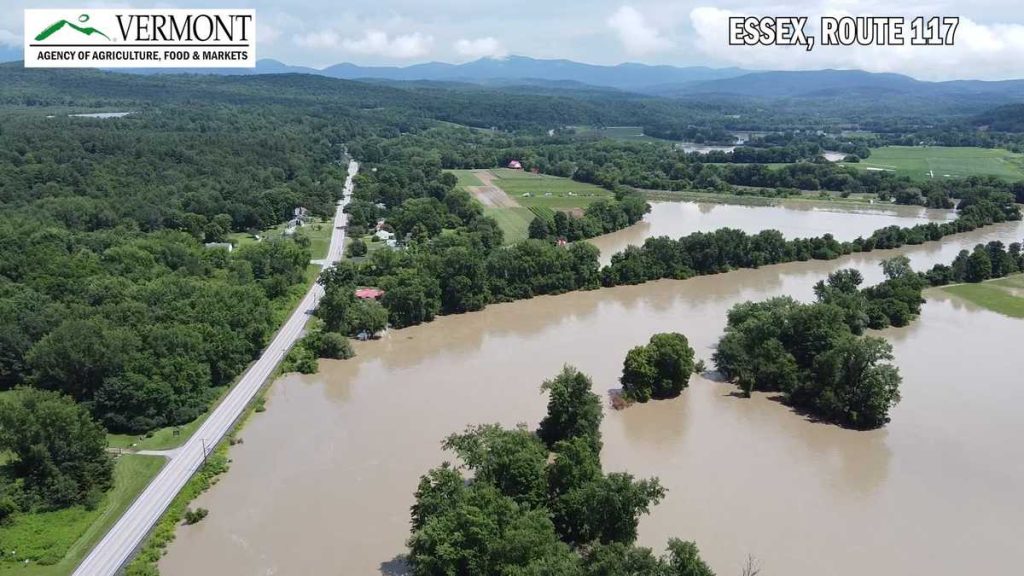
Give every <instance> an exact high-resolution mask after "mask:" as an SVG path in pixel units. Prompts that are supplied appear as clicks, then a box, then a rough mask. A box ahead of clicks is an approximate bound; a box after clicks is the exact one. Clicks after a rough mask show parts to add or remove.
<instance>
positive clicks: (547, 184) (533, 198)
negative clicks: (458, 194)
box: [450, 168, 613, 244]
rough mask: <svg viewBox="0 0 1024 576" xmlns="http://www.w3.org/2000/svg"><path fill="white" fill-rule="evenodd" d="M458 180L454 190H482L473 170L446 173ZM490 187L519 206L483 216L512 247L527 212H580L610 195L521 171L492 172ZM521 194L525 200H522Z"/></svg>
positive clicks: (597, 188) (527, 221) (525, 224)
mask: <svg viewBox="0 0 1024 576" xmlns="http://www.w3.org/2000/svg"><path fill="white" fill-rule="evenodd" d="M450 172H451V173H452V174H455V177H456V178H458V186H460V187H462V188H464V189H466V188H468V187H471V186H483V185H484V183H483V182H481V181H480V179H479V178H477V176H476V175H475V174H473V172H474V171H473V170H450ZM490 173H491V174H492V175H493V176H494V179H493V184H494V185H495V186H497V187H498V188H501V189H502V190H504V191H505V193H506V194H508V195H509V197H510V198H512V200H514V201H515V202H516V203H517V204H519V206H517V207H509V208H495V207H488V208H485V209H484V213H485V214H486V215H487V216H490V217H491V218H494V219H495V220H496V221H497V222H498V225H499V226H501V229H502V231H503V232H504V233H505V243H506V244H514V243H516V242H519V241H521V240H525V239H526V238H527V229H528V228H529V226H530V222H531V221H532V220H533V213H532V212H530V208H537V207H540V208H546V209H550V210H565V211H573V210H582V209H583V208H586V207H587V206H588V205H589V204H590V203H591V202H594V201H595V200H599V199H601V198H611V197H612V196H613V194H612V193H611V192H609V191H608V190H605V189H604V188H601V187H600V186H595V185H593V184H585V183H582V182H576V181H575V180H571V179H569V178H561V177H558V176H547V175H544V174H533V173H531V172H524V171H522V170H509V169H507V168H494V169H491V170H490ZM524 194H525V196H524Z"/></svg>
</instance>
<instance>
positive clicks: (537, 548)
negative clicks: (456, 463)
mask: <svg viewBox="0 0 1024 576" xmlns="http://www.w3.org/2000/svg"><path fill="white" fill-rule="evenodd" d="M421 487H422V485H421ZM450 487H451V488H452V490H451V491H450V492H449V493H448V494H447V495H448V496H450V497H449V498H447V499H445V500H444V501H443V502H437V500H436V495H435V494H434V493H428V492H429V491H428V492H424V493H423V495H424V496H425V498H424V500H423V501H417V505H416V506H414V509H417V510H419V511H425V510H426V509H427V506H428V504H427V501H428V500H429V501H430V502H431V505H432V504H434V503H437V504H438V505H437V507H436V509H432V511H431V513H429V514H427V515H426V516H422V515H421V516H420V518H421V520H420V522H419V527H418V528H415V529H414V531H413V533H412V536H411V537H410V538H409V543H408V544H409V556H408V559H409V563H410V565H411V566H412V569H413V574H415V575H417V576H435V575H439V574H451V575H466V576H468V575H471V574H551V575H552V576H553V575H555V574H559V575H562V574H565V575H567V576H573V575H577V574H580V568H579V562H578V560H577V558H576V556H575V555H574V554H573V553H572V552H571V551H570V549H569V547H568V546H566V545H565V544H564V543H562V542H560V541H559V540H558V536H557V534H556V533H555V530H554V526H553V524H552V522H551V520H550V519H549V518H548V516H547V514H546V512H545V511H544V509H543V508H530V507H524V506H521V505H519V504H517V503H516V502H515V501H514V500H513V499H512V498H509V497H508V496H506V495H503V494H502V493H501V492H499V491H498V490H497V489H495V488H494V487H493V486H492V485H490V484H488V483H486V482H479V481H476V482H473V483H472V484H471V485H470V486H469V487H468V488H465V489H457V488H454V486H450Z"/></svg>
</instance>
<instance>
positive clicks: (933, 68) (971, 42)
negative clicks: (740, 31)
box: [690, 4, 1024, 80]
mask: <svg viewBox="0 0 1024 576" xmlns="http://www.w3.org/2000/svg"><path fill="white" fill-rule="evenodd" d="M919 12H920V11H919V10H917V11H915V13H914V14H910V13H906V14H900V13H899V12H891V11H890V13H889V14H887V15H893V16H896V15H899V16H904V17H905V18H906V21H907V23H908V24H907V32H906V34H907V35H908V37H909V34H910V31H909V28H910V26H909V22H910V19H911V17H913V16H918V15H920V13H919ZM751 15H757V16H762V15H765V13H764V10H758V9H757V8H751V9H749V10H744V9H736V10H724V9H721V8H716V7H710V6H702V7H698V8H695V9H693V10H692V11H691V12H690V23H691V24H692V25H693V29H694V32H695V33H696V34H695V36H694V46H695V47H696V48H697V49H698V50H699V51H701V52H702V53H703V54H705V55H706V56H708V57H710V58H711V59H714V60H715V61H717V62H722V63H728V64H735V65H738V66H742V67H745V68H759V69H771V70H817V69H821V68H857V69H861V70H867V71H869V72H897V73H900V74H907V75H910V76H913V77H915V78H920V79H922V80H949V79H955V78H979V79H1002V78H1019V77H1021V76H1024V60H1022V59H1021V58H1020V55H1021V54H1024V26H1022V25H1020V24H988V25H986V24H979V23H978V22H975V21H973V20H971V19H969V18H964V17H961V18H960V25H959V27H958V28H957V30H956V37H955V40H956V42H955V44H954V45H953V46H912V45H910V43H909V40H908V41H907V43H906V45H904V46H821V45H819V44H816V45H815V47H814V49H813V50H811V51H809V52H808V51H806V50H804V48H803V47H800V46H730V45H729V39H728V31H729V24H728V22H729V17H730V16H751ZM802 15H806V16H808V18H809V19H808V25H807V31H808V33H809V34H812V35H814V36H815V37H817V38H818V39H819V40H820V32H819V30H818V29H817V27H818V22H819V20H820V17H821V16H836V17H840V16H865V15H868V14H862V13H859V12H851V11H849V10H835V9H830V8H829V5H828V4H825V5H823V6H822V7H820V8H818V9H817V10H815V9H810V10H805V11H804V12H803V13H802Z"/></svg>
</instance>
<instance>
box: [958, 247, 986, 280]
mask: <svg viewBox="0 0 1024 576" xmlns="http://www.w3.org/2000/svg"><path fill="white" fill-rule="evenodd" d="M991 277H992V258H991V257H990V256H989V254H988V252H987V251H986V250H985V249H984V248H983V247H982V246H978V247H976V248H975V249H974V251H973V252H971V255H970V256H968V257H967V267H966V269H965V270H964V280H965V281H967V282H981V281H982V280H988V279H989V278H991Z"/></svg>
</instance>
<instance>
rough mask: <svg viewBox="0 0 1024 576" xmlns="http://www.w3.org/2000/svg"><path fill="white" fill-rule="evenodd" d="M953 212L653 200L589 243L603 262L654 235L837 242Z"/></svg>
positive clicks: (888, 206)
mask: <svg viewBox="0 0 1024 576" xmlns="http://www.w3.org/2000/svg"><path fill="white" fill-rule="evenodd" d="M953 217H954V213H953V211H951V210H928V209H925V208H920V207H917V206H896V205H891V204H885V205H881V204H880V205H873V206H867V205H865V206H863V207H857V208H856V209H854V208H848V207H833V206H826V205H817V204H813V203H808V202H790V203H788V204H786V205H785V206H771V207H768V206H738V205H730V204H713V203H708V202H651V212H650V214H647V215H646V216H644V219H643V221H642V222H638V223H637V224H635V225H633V226H630V227H629V228H625V229H623V230H619V231H617V232H613V233H611V234H606V235H604V236H599V237H597V238H592V239H590V240H588V242H590V243H591V244H593V245H595V246H597V247H598V249H599V250H601V262H602V263H607V262H608V261H609V260H610V259H611V257H612V254H614V253H616V252H619V251H621V250H622V249H624V248H625V247H626V246H628V245H630V244H636V245H639V244H643V241H644V239H646V238H650V237H652V236H669V237H670V238H679V237H680V236H685V235H687V234H690V233H692V232H710V231H712V230H718V229H719V228H723V227H726V226H728V227H730V228H738V229H740V230H743V231H744V232H747V233H750V234H756V233H757V232H760V231H762V230H767V229H769V228H774V229H775V230H778V231H780V232H782V234H783V236H785V237H786V238H809V237H812V236H823V235H825V234H832V235H833V236H834V237H835V238H836V239H838V240H841V241H846V240H853V239H855V238H857V237H858V236H868V235H870V234H871V233H872V232H874V231H875V230H878V229H879V228H884V227H886V226H892V225H897V226H913V225H914V224H917V223H919V222H926V221H945V220H948V219H951V218H953Z"/></svg>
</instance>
